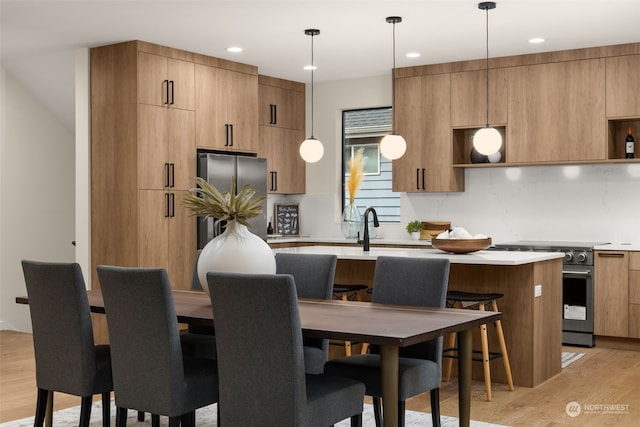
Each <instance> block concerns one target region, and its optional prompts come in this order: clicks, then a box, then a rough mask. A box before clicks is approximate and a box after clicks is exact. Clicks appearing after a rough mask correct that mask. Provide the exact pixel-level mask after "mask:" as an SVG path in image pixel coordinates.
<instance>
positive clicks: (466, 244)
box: [431, 237, 491, 254]
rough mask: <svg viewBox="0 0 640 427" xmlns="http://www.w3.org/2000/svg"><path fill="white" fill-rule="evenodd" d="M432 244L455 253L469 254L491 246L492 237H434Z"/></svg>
mask: <svg viewBox="0 0 640 427" xmlns="http://www.w3.org/2000/svg"><path fill="white" fill-rule="evenodd" d="M431 246H433V247H434V248H436V249H440V250H441V251H445V252H453V253H454V254H468V253H470V252H476V251H481V250H484V249H487V248H488V247H489V246H491V237H487V238H486V239H432V240H431Z"/></svg>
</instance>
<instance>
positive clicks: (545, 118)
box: [507, 59, 606, 163]
mask: <svg viewBox="0 0 640 427" xmlns="http://www.w3.org/2000/svg"><path fill="white" fill-rule="evenodd" d="M604 76H605V60H604V59H591V60H582V61H567V62H557V63H549V64H539V65H529V66H523V67H512V68H509V70H508V86H509V89H508V100H509V101H508V117H509V123H508V125H507V141H508V143H509V145H508V150H507V163H535V162H570V161H588V160H604V159H606V154H605V148H606V146H605V135H606V132H605V127H606V126H605V121H604V105H605V84H604V82H605V79H604Z"/></svg>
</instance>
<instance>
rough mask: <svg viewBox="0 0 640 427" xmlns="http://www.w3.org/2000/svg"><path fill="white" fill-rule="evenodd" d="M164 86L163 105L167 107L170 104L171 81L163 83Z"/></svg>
mask: <svg viewBox="0 0 640 427" xmlns="http://www.w3.org/2000/svg"><path fill="white" fill-rule="evenodd" d="M162 85H163V86H164V99H163V100H162V103H163V104H164V105H167V104H168V103H169V80H165V81H164V82H162Z"/></svg>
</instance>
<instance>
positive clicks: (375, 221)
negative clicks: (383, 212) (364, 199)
mask: <svg viewBox="0 0 640 427" xmlns="http://www.w3.org/2000/svg"><path fill="white" fill-rule="evenodd" d="M369 212H371V213H372V214H373V226H374V227H380V223H379V222H378V213H377V212H376V210H375V209H374V208H367V210H365V211H364V215H362V220H363V221H364V237H363V238H362V240H358V243H362V248H363V249H364V251H365V252H369V219H368V216H369Z"/></svg>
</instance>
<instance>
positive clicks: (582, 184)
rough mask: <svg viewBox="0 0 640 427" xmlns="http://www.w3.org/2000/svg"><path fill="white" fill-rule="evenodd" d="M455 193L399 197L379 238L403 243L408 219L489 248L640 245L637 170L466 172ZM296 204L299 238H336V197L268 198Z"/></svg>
mask: <svg viewBox="0 0 640 427" xmlns="http://www.w3.org/2000/svg"><path fill="white" fill-rule="evenodd" d="M465 174H466V177H465V183H466V190H465V191H464V192H462V193H431V194H418V193H403V194H402V196H401V218H402V222H401V223H400V224H398V223H396V224H392V223H383V224H382V225H381V228H380V230H379V237H382V238H390V239H407V240H409V239H410V237H409V235H408V234H407V233H406V232H405V231H404V225H405V224H406V223H407V222H409V221H411V220H413V219H419V220H448V221H451V222H452V226H460V227H464V228H466V229H467V230H468V231H469V232H471V233H472V234H477V233H483V234H486V235H488V236H490V237H492V238H493V241H494V242H505V241H512V240H572V241H603V242H605V241H606V242H634V243H640V164H637V163H634V164H606V165H599V164H598V165H571V166H527V167H504V168H482V169H471V168H470V169H466V171H465ZM283 201H286V202H292V203H300V212H301V220H300V224H301V232H302V234H304V235H309V236H314V237H340V236H341V231H340V223H339V212H340V196H339V190H338V189H337V190H336V194H306V195H304V196H270V197H269V211H270V212H271V211H272V209H273V203H274V202H275V203H281V202H283Z"/></svg>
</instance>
